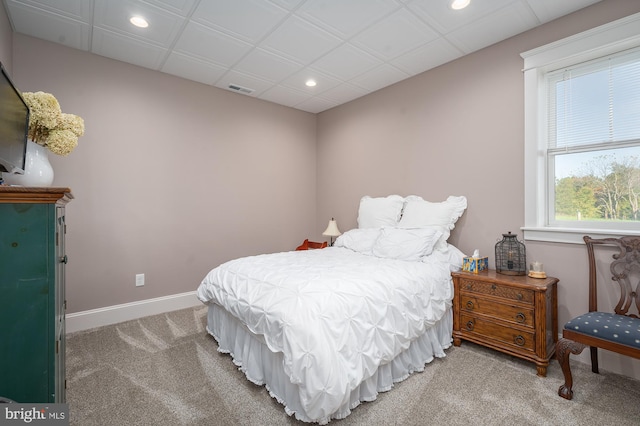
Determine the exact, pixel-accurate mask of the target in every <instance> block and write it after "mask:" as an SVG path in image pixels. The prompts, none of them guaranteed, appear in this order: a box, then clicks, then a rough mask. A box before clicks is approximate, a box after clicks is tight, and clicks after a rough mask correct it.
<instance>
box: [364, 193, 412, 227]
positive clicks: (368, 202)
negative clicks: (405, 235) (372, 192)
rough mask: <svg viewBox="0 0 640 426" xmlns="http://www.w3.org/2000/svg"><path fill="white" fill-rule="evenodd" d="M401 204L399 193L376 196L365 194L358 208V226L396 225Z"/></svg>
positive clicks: (402, 201)
mask: <svg viewBox="0 0 640 426" xmlns="http://www.w3.org/2000/svg"><path fill="white" fill-rule="evenodd" d="M403 206H404V198H403V197H401V196H399V195H389V196H388V197H377V198H372V197H369V196H368V195H365V196H364V197H362V198H361V199H360V207H359V208H358V228H382V227H383V226H397V225H398V221H399V220H400V215H401V214H402V207H403Z"/></svg>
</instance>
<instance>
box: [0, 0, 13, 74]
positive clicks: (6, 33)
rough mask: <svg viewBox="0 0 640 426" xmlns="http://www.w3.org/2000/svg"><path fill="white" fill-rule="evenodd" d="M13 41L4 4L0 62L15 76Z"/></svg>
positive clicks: (1, 24)
mask: <svg viewBox="0 0 640 426" xmlns="http://www.w3.org/2000/svg"><path fill="white" fill-rule="evenodd" d="M12 41H13V32H12V30H11V25H10V24H9V18H8V17H7V12H6V10H5V9H4V4H3V5H2V7H0V62H2V65H3V66H4V67H5V69H6V70H7V71H8V72H9V74H10V75H11V76H13V72H12V71H13V54H12V51H13V49H12Z"/></svg>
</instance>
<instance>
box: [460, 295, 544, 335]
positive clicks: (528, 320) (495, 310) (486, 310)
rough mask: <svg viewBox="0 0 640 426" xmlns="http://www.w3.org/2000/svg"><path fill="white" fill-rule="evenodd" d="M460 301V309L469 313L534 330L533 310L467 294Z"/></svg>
mask: <svg viewBox="0 0 640 426" xmlns="http://www.w3.org/2000/svg"><path fill="white" fill-rule="evenodd" d="M460 301H461V304H460V308H461V309H462V310H463V311H468V312H469V313H473V314H483V315H488V316H491V317H494V318H497V319H502V320H504V321H509V322H513V323H516V324H520V325H524V326H527V327H532V328H533V326H534V324H535V318H534V310H533V308H524V307H521V306H514V305H507V304H504V303H496V302H493V301H490V300H487V299H483V298H481V297H476V296H474V295H473V294H467V293H462V295H461V297H460Z"/></svg>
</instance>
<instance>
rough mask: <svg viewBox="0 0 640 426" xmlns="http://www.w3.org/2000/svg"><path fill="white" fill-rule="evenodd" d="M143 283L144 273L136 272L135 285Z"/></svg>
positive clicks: (139, 285) (138, 285)
mask: <svg viewBox="0 0 640 426" xmlns="http://www.w3.org/2000/svg"><path fill="white" fill-rule="evenodd" d="M143 285H144V274H136V287H142V286H143Z"/></svg>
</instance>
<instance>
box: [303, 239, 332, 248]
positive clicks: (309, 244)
mask: <svg viewBox="0 0 640 426" xmlns="http://www.w3.org/2000/svg"><path fill="white" fill-rule="evenodd" d="M326 246H327V242H326V241H325V242H324V243H316V242H314V241H309V240H304V242H303V243H302V244H301V245H299V246H298V247H297V248H296V250H309V249H323V248H325V247H326Z"/></svg>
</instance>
